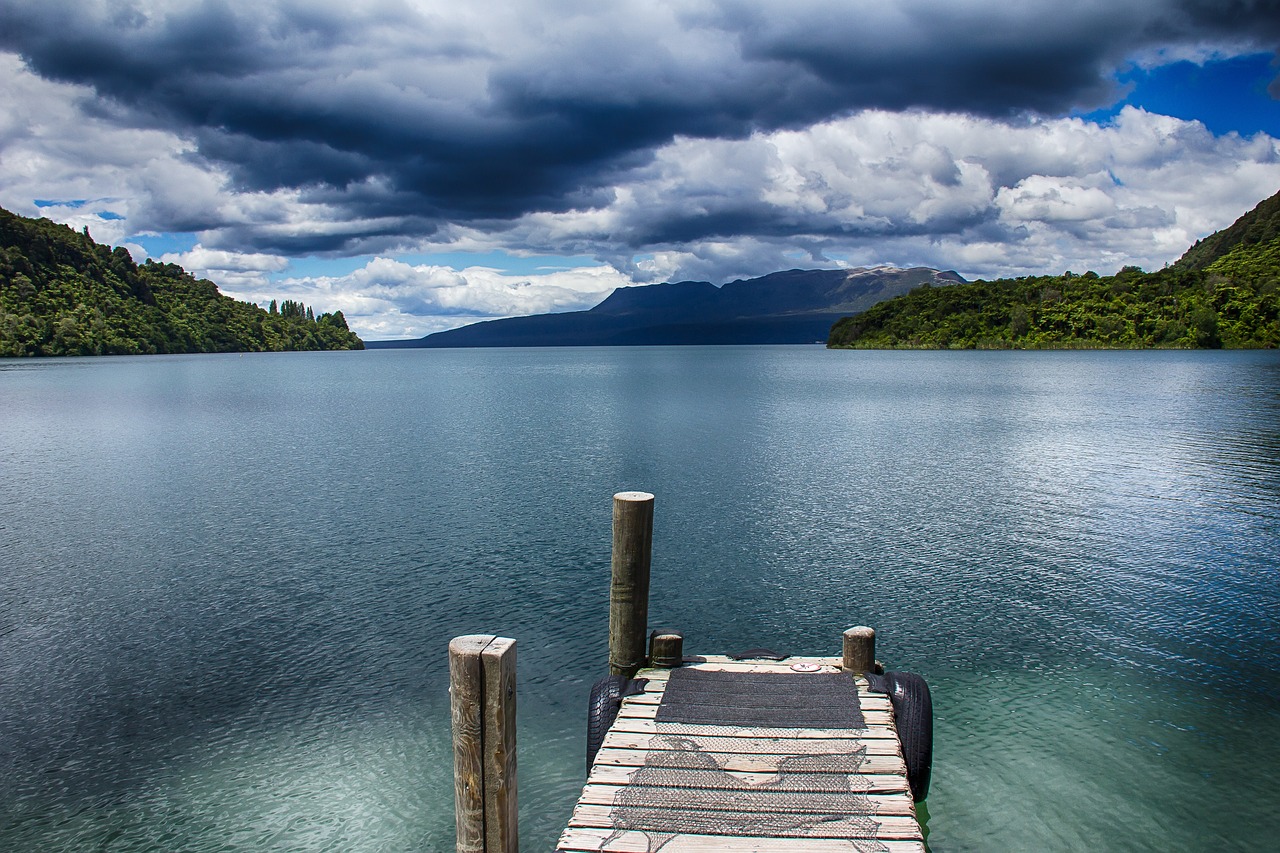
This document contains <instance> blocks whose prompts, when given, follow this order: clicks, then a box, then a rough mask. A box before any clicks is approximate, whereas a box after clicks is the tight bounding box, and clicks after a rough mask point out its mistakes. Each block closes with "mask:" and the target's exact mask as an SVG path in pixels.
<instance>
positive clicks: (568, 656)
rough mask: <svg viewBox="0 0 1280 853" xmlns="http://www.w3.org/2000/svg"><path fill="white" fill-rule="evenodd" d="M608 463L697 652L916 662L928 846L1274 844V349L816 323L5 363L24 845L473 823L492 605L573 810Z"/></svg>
mask: <svg viewBox="0 0 1280 853" xmlns="http://www.w3.org/2000/svg"><path fill="white" fill-rule="evenodd" d="M623 489H643V490H646V491H652V492H654V493H655V494H656V495H657V503H656V512H655V542H654V557H653V593H652V606H651V609H650V616H651V620H652V621H653V623H654V624H657V623H662V624H666V625H672V626H675V627H679V628H682V629H683V630H684V633H685V636H686V641H685V642H686V649H687V650H689V651H691V652H713V653H720V652H727V651H733V650H737V649H742V648H747V647H751V646H759V645H765V646H770V647H773V648H779V649H782V650H785V651H790V652H793V653H797V654H798V653H809V654H834V653H837V651H838V649H839V638H840V632H841V631H842V630H843V629H844V628H846V627H848V626H850V625H854V624H869V625H873V626H875V627H876V628H877V629H878V631H879V646H878V651H879V657H881V658H882V659H884V660H885V661H886V662H887V663H888V664H889V665H890V666H891V668H896V669H906V670H911V671H915V672H919V673H921V674H922V675H924V676H925V677H926V678H927V679H928V681H929V683H930V685H931V687H932V689H933V694H934V703H935V712H936V719H937V728H936V742H937V747H936V749H937V752H936V757H935V765H934V777H933V788H932V791H931V795H930V798H929V802H928V815H929V817H928V829H929V842H930V845H931V847H932V849H933V850H935V851H938V853H943V851H961V850H978V851H985V850H1085V849H1088V850H1152V851H1157V850H1159V851H1164V850H1174V849H1177V850H1269V849H1274V846H1275V843H1276V838H1277V837H1280V809H1278V808H1277V805H1276V804H1277V803H1280V771H1277V770H1276V768H1277V767H1280V644H1278V643H1277V640H1276V637H1277V635H1278V634H1280V569H1278V564H1280V354H1277V353H1272V352H1236V353H1222V352H1218V353H1201V352H1196V353H1181V352H1154V353H1145V352H1144V353H1130V352H1098V353H1083V352H1069V353H1067V352H1064V353H876V352H829V351H827V350H824V349H821V348H818V347H745V348H739V347H705V348H635V349H630V348H620V349H564V350H557V349H543V350H382V351H371V352H365V353H317V354H281V355H246V356H243V357H239V356H193V357H141V358H101V359H69V360H29V361H14V360H3V361H0V499H2V500H3V505H2V506H0V596H2V597H0V849H3V850H12V851H50V850H54V851H56V850H104V851H126V850H127V851H138V850H154V851H230V850H301V851H320V850H325V851H410V850H425V851H445V850H449V849H452V843H453V815H452V781H451V757H452V754H451V747H450V740H449V714H448V695H447V682H448V672H447V657H446V646H447V643H448V640H449V638H450V637H452V636H454V635H457V634H464V633H490V632H492V633H500V634H504V635H507V636H511V637H515V638H516V639H517V641H518V643H519V646H518V654H519V690H520V706H519V716H520V730H519V737H520V743H519V756H520V803H521V836H522V842H523V847H524V849H526V850H530V851H534V850H543V849H547V848H549V847H551V846H552V845H553V842H554V839H555V838H556V836H557V835H558V834H559V831H560V829H561V828H563V825H564V821H565V820H566V818H567V817H568V814H569V811H570V810H571V808H572V804H573V801H574V799H575V798H576V796H577V793H578V791H579V789H580V786H581V785H582V781H583V775H584V774H583V767H582V763H583V757H582V754H583V747H584V744H583V729H584V725H585V703H586V693H587V689H588V686H589V684H590V683H591V681H592V680H594V679H595V678H596V677H598V676H599V675H601V674H603V672H604V670H605V655H606V646H607V622H608V613H607V597H608V575H609V523H610V498H611V496H612V494H613V493H614V492H616V491H620V490H623Z"/></svg>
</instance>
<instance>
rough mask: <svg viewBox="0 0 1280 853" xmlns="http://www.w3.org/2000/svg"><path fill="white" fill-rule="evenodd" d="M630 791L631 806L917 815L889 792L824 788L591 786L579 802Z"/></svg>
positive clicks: (596, 802) (603, 801)
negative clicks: (727, 791)
mask: <svg viewBox="0 0 1280 853" xmlns="http://www.w3.org/2000/svg"><path fill="white" fill-rule="evenodd" d="M624 791H625V792H626V801H627V804H628V805H632V806H640V807H643V808H663V807H665V806H668V805H669V804H670V803H671V800H672V798H673V797H679V798H680V800H681V802H682V803H683V804H684V805H685V806H686V807H687V808H691V809H702V810H704V811H743V810H745V809H747V808H748V807H749V810H750V811H752V812H760V813H766V814H768V813H792V814H832V813H833V812H842V813H845V814H860V815H913V814H915V810H914V809H913V808H912V805H911V801H910V800H905V799H904V798H902V797H900V796H895V795H894V794H893V793H889V794H879V793H878V794H870V793H867V792H865V791H847V790H843V791H842V790H838V789H837V790H824V791H811V792H807V793H806V794H804V795H803V796H800V795H798V794H797V792H795V791H790V790H788V791H775V790H765V791H735V792H734V793H733V796H732V798H726V797H725V795H724V791H722V790H714V789H703V790H688V789H686V788H683V787H682V788H662V787H657V786H652V785H587V786H586V788H584V789H583V791H582V797H581V798H580V799H579V800H578V802H580V803H582V804H583V805H591V806H612V805H614V804H615V802H617V799H618V797H619V796H621V795H622V794H623V792H624Z"/></svg>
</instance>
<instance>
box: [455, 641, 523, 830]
mask: <svg viewBox="0 0 1280 853" xmlns="http://www.w3.org/2000/svg"><path fill="white" fill-rule="evenodd" d="M449 694H450V710H451V715H452V718H453V796H454V815H455V822H456V827H457V853H517V851H518V850H519V833H518V831H517V826H516V641H515V640H511V639H508V638H506V637H495V636H493V635H491V634H472V635H468V636H464V637H455V638H454V639H453V640H452V641H451V642H450V643H449Z"/></svg>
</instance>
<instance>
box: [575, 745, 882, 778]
mask: <svg viewBox="0 0 1280 853" xmlns="http://www.w3.org/2000/svg"><path fill="white" fill-rule="evenodd" d="M654 754H655V752H651V751H649V750H641V749H601V750H600V751H599V752H597V753H596V761H595V763H596V764H597V765H601V764H615V765H619V766H623V767H638V766H641V765H643V764H644V763H645V760H646V758H647V757H648V756H650V755H654ZM662 755H663V761H664V763H665V765H666V766H669V767H685V766H687V767H689V768H690V769H702V768H704V767H705V766H706V761H707V759H710V760H712V761H714V762H715V764H716V766H717V767H719V768H720V769H721V770H741V771H747V772H753V773H763V772H774V773H776V772H778V771H779V770H780V769H782V768H781V764H782V762H783V761H784V760H785V759H786V758H788V757H790V756H785V755H751V754H746V753H735V752H681V751H679V750H673V751H671V752H666V753H663V754H662ZM681 755H683V756H685V757H686V758H687V760H686V761H681V760H680V756H681ZM840 769H841V770H843V769H845V768H840ZM856 769H857V771H858V772H860V773H902V774H904V775H905V774H906V772H907V767H906V764H904V763H903V761H902V758H901V757H900V756H898V755H868V756H866V757H864V758H862V759H861V760H860V761H859V762H858V764H857V767H856ZM849 772H853V769H852V768H850V769H849Z"/></svg>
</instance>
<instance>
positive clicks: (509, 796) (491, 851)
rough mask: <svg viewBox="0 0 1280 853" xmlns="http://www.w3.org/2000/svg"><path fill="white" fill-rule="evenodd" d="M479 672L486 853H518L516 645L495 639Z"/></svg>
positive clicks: (509, 640)
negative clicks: (482, 719)
mask: <svg viewBox="0 0 1280 853" xmlns="http://www.w3.org/2000/svg"><path fill="white" fill-rule="evenodd" d="M480 660H481V665H482V668H483V670H484V827H485V830H484V835H485V848H484V849H485V853H518V851H519V849H520V841H519V831H518V826H519V822H518V820H517V815H518V808H517V803H516V641H515V640H512V639H508V638H506V637H494V638H493V640H492V641H491V642H490V643H489V644H488V645H487V646H485V648H484V651H482V652H481V653H480Z"/></svg>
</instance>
